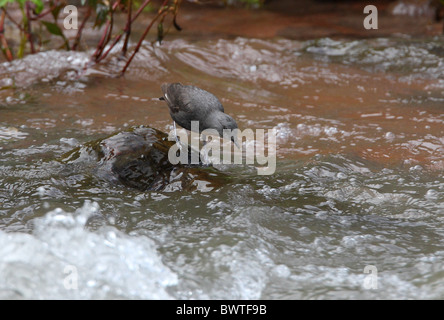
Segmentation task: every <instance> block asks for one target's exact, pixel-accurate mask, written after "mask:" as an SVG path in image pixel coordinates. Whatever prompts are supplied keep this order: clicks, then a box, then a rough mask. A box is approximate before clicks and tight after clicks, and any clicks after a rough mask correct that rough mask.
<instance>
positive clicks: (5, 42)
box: [0, 9, 14, 61]
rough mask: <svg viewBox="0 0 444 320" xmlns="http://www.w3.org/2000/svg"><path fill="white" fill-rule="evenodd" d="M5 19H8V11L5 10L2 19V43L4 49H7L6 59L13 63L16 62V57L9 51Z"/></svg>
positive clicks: (0, 30) (0, 21)
mask: <svg viewBox="0 0 444 320" xmlns="http://www.w3.org/2000/svg"><path fill="white" fill-rule="evenodd" d="M5 17H6V11H5V10H4V9H3V11H2V15H1V17H0V42H1V45H2V47H3V48H4V49H5V57H6V59H7V60H8V61H12V60H14V57H13V56H12V53H11V50H10V49H9V46H8V42H7V41H6V39H5V29H4V23H5Z"/></svg>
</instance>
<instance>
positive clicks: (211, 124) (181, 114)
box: [159, 82, 239, 148]
mask: <svg viewBox="0 0 444 320" xmlns="http://www.w3.org/2000/svg"><path fill="white" fill-rule="evenodd" d="M161 89H162V92H163V96H162V97H160V98H159V100H164V101H166V103H167V104H168V107H169V111H170V115H171V118H172V119H173V126H174V130H176V123H177V124H179V125H180V126H181V127H183V128H185V129H187V130H190V131H192V129H193V128H192V126H191V121H198V122H199V133H202V131H204V130H206V129H215V130H216V131H217V132H218V133H219V136H220V137H223V136H224V135H223V130H224V129H229V130H232V132H234V134H231V141H232V142H233V143H234V144H235V145H236V146H237V147H238V148H239V144H238V142H237V131H234V130H237V129H238V125H237V123H236V120H234V119H233V118H232V117H231V116H230V115H228V114H226V113H225V110H224V107H223V106H222V103H221V102H220V101H219V99H218V98H217V97H216V96H215V95H213V94H212V93H210V92H208V91H206V90H203V89H200V88H198V87H196V86H192V85H183V84H181V83H178V82H176V83H164V84H162V86H161ZM176 142H178V138H177V135H176ZM204 144H205V140H204ZM178 145H180V144H179V142H178Z"/></svg>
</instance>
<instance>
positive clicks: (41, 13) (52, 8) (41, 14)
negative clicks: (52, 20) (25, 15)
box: [29, 1, 59, 20]
mask: <svg viewBox="0 0 444 320" xmlns="http://www.w3.org/2000/svg"><path fill="white" fill-rule="evenodd" d="M58 6H59V3H58V1H54V5H53V6H52V7H49V8H48V9H46V10H45V11H42V12H40V13H39V14H37V15H35V16H34V17H31V16H30V17H29V20H38V19H40V18H43V17H44V16H46V15H47V14H48V13H50V12H51V11H52V10H54V9H55V8H57V7H58Z"/></svg>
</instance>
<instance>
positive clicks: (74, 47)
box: [71, 6, 92, 51]
mask: <svg viewBox="0 0 444 320" xmlns="http://www.w3.org/2000/svg"><path fill="white" fill-rule="evenodd" d="M91 12H92V7H90V6H88V11H86V15H85V18H83V21H82V23H81V24H80V27H79V30H77V34H76V37H75V39H74V43H73V44H72V47H71V50H74V51H75V50H77V46H78V45H79V42H80V37H81V36H82V31H83V28H84V27H85V25H86V21H87V20H88V19H89V17H90V16H91Z"/></svg>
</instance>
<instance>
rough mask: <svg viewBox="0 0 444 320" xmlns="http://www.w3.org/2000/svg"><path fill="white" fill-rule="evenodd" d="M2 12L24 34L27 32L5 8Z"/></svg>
mask: <svg viewBox="0 0 444 320" xmlns="http://www.w3.org/2000/svg"><path fill="white" fill-rule="evenodd" d="M2 11H3V12H4V13H5V14H6V17H7V18H8V19H9V20H10V21H11V22H12V23H13V24H14V25H15V26H16V27H17V28H19V29H20V31H22V32H25V30H23V28H22V26H21V25H20V24H19V23H18V22H17V21H15V20H14V19H13V18H12V17H11V16H10V15H9V13H8V11H6V9H5V8H2Z"/></svg>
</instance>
